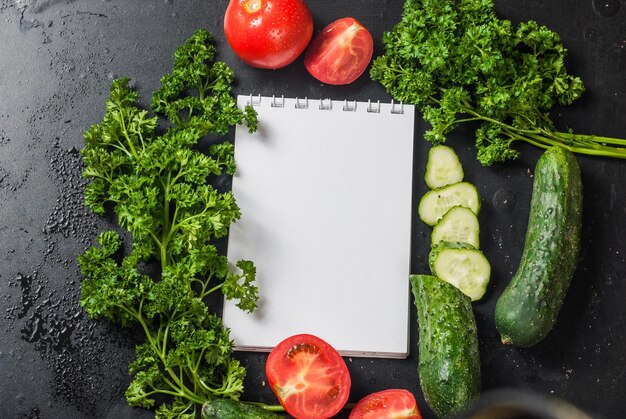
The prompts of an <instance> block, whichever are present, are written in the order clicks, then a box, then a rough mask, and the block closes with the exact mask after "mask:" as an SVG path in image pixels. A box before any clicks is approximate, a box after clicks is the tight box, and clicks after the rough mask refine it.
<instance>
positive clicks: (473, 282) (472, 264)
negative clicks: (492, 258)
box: [428, 242, 491, 301]
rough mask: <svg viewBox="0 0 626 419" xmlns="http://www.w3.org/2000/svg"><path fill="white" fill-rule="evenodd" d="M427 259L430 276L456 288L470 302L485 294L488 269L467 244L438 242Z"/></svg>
mask: <svg viewBox="0 0 626 419" xmlns="http://www.w3.org/2000/svg"><path fill="white" fill-rule="evenodd" d="M428 259H429V263H430V269H431V271H432V272H433V274H434V275H436V276H437V277H439V278H440V279H442V280H444V281H446V282H447V283H449V284H451V285H454V286H455V287H457V288H458V289H459V290H461V292H463V294H465V295H467V296H468V297H470V298H471V299H472V301H476V300H480V299H481V298H482V297H483V295H484V294H485V291H486V290H487V284H488V283H489V279H490V277H491V265H490V264H489V261H488V260H487V258H486V257H485V255H483V253H482V252H481V251H480V250H478V249H475V248H473V247H472V246H471V245H469V244H467V243H451V242H439V244H437V245H436V246H434V247H433V248H432V250H431V254H430V255H429V258H428Z"/></svg>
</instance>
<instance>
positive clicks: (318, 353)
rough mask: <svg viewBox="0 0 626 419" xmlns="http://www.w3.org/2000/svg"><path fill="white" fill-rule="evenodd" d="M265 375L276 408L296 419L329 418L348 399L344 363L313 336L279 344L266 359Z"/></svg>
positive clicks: (349, 384) (347, 379)
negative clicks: (281, 407) (280, 407)
mask: <svg viewBox="0 0 626 419" xmlns="http://www.w3.org/2000/svg"><path fill="white" fill-rule="evenodd" d="M265 373H266V375H267V382H268V384H269V386H270V388H271V389H272V391H273V392H274V394H276V397H277V398H278V400H279V401H280V404H281V405H282V406H283V407H284V408H285V410H286V411H287V413H289V414H290V415H291V416H293V417H295V418H297V419H326V418H330V417H332V416H334V415H335V414H337V412H339V411H340V410H341V409H342V408H343V406H344V405H345V404H346V402H347V401H348V396H349V395H350V386H351V380H350V373H349V372H348V367H347V366H346V363H345V361H344V360H343V358H342V357H341V355H339V353H338V352H337V351H336V350H335V349H334V348H333V347H332V346H331V345H330V344H328V343H327V342H325V341H324V340H322V339H320V338H318V337H317V336H314V335H309V334H300V335H294V336H291V337H289V338H287V339H285V340H283V341H282V342H280V343H279V344H278V345H277V346H276V347H275V348H274V349H273V350H272V352H270V354H269V356H268V357H267V362H266V364H265Z"/></svg>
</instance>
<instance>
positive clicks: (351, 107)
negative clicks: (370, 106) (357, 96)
mask: <svg viewBox="0 0 626 419" xmlns="http://www.w3.org/2000/svg"><path fill="white" fill-rule="evenodd" d="M343 110H344V111H345V112H356V100H353V101H352V103H348V100H347V99H346V100H344V101H343Z"/></svg>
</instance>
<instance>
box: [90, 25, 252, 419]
mask: <svg viewBox="0 0 626 419" xmlns="http://www.w3.org/2000/svg"><path fill="white" fill-rule="evenodd" d="M211 41H212V38H211V35H210V34H209V33H208V32H207V31H204V30H199V31H196V32H195V33H194V34H193V36H191V38H189V39H188V40H187V42H186V43H185V44H184V45H183V46H181V47H180V48H178V49H177V50H176V52H175V54H174V69H173V71H172V72H171V73H169V74H167V75H165V76H164V77H163V78H162V79H161V87H160V89H159V90H157V91H156V92H154V95H153V97H152V110H153V111H154V112H155V113H156V114H158V115H164V116H165V117H166V119H165V121H164V124H163V125H164V126H167V127H168V128H167V130H159V128H158V126H159V117H158V116H150V115H149V114H148V111H146V110H143V109H140V108H139V107H138V106H137V103H136V102H137V93H136V92H135V91H134V90H132V89H131V88H130V87H129V85H128V80H127V79H125V78H121V79H118V80H115V81H114V82H113V83H112V86H111V92H110V97H109V100H108V101H107V102H106V113H105V115H104V118H103V120H102V122H100V123H98V124H96V125H94V126H92V127H91V128H89V130H87V131H86V132H85V135H84V139H85V148H84V149H83V150H82V151H81V153H82V156H83V160H84V164H85V168H84V176H85V177H86V178H88V179H90V182H89V184H88V185H87V187H86V190H85V203H86V205H87V206H88V207H89V208H91V209H92V210H93V211H94V212H95V213H97V214H104V213H105V212H106V211H107V210H108V209H112V211H114V213H115V214H116V216H117V220H118V222H119V224H120V226H121V227H123V228H124V229H126V230H128V232H129V233H130V236H131V238H132V246H131V249H130V251H129V252H127V254H126V255H124V254H123V251H122V240H121V238H120V235H119V234H118V233H116V232H114V231H105V232H103V233H101V234H100V235H99V237H98V239H97V241H98V243H99V245H100V246H97V247H96V246H94V247H91V248H89V249H87V251H86V252H85V253H84V254H82V255H81V256H80V257H79V264H80V267H81V270H82V273H83V275H84V276H85V279H84V281H83V283H82V296H81V300H80V303H81V305H82V306H83V307H84V309H85V310H86V312H87V313H88V314H89V315H90V316H91V317H93V318H105V319H107V320H110V321H113V322H118V323H120V324H122V325H124V326H126V325H139V326H140V327H141V329H143V331H144V332H145V336H146V340H145V342H144V343H142V344H140V345H138V346H137V348H136V359H135V361H134V362H133V363H132V364H131V366H130V374H131V375H132V376H133V381H132V382H131V384H130V386H129V388H128V390H127V391H126V397H127V400H128V402H129V403H130V404H131V405H132V406H141V407H145V408H152V407H154V406H155V404H158V403H157V400H159V403H161V404H160V405H159V406H158V409H157V411H156V412H157V417H163V418H169V417H182V418H195V415H196V410H197V409H198V407H199V405H200V404H202V403H203V402H205V401H207V400H210V399H212V398H215V397H227V398H231V399H237V398H238V397H239V395H240V394H241V393H242V391H243V378H244V376H245V369H244V368H243V366H241V365H240V364H239V362H238V361H237V360H236V359H235V358H234V357H233V356H232V352H233V347H232V342H231V340H230V338H229V333H228V330H226V329H225V328H224V326H223V324H222V322H221V319H220V318H219V317H218V316H217V315H216V314H215V313H214V310H211V309H210V308H209V306H208V305H207V304H206V301H207V300H206V297H207V296H208V295H210V294H212V293H213V292H216V291H218V290H219V291H221V292H222V293H223V294H224V295H225V296H226V297H227V298H229V299H235V300H238V306H239V307H240V308H242V309H243V310H246V311H252V310H253V309H254V308H255V306H256V301H257V295H258V290H257V288H256V286H255V285H254V283H253V281H254V278H255V268H254V265H253V264H252V262H250V261H239V262H237V263H236V266H237V269H233V268H231V267H229V263H228V261H227V259H226V257H225V256H223V255H220V254H219V253H218V250H217V248H216V247H215V244H214V241H215V239H216V238H220V237H223V236H224V235H226V233H227V232H228V227H229V225H230V224H231V223H232V222H233V221H235V220H236V219H238V218H239V216H240V211H239V208H238V207H237V204H236V202H235V199H234V197H233V195H232V193H231V192H220V191H219V190H218V189H217V188H216V187H214V186H213V185H212V184H211V183H210V182H209V180H211V179H215V178H216V177H219V176H221V175H223V174H232V173H233V172H234V170H235V163H234V158H233V145H232V144H231V143H230V142H227V141H222V142H216V143H214V144H213V145H211V147H210V149H209V152H208V153H202V152H200V151H199V150H198V149H197V148H196V145H197V143H198V141H199V140H200V139H202V138H204V137H205V136H207V135H209V134H211V135H213V136H223V135H225V134H226V133H227V132H228V130H229V129H230V127H232V126H234V125H236V124H241V123H244V122H245V123H247V125H248V127H249V129H250V130H251V131H253V130H255V129H256V122H257V121H256V113H255V112H254V110H253V109H252V108H251V107H247V108H246V109H245V111H241V110H240V109H238V108H237V105H236V102H235V100H234V98H233V97H232V95H231V84H232V81H233V72H232V70H231V69H230V68H228V67H227V66H226V65H225V64H224V63H222V62H218V61H215V52H216V51H215V47H214V46H213V45H212V43H211ZM159 131H163V132H159ZM150 264H154V265H156V270H157V271H158V272H159V273H160V275H158V276H157V277H155V276H156V275H148V274H146V273H144V272H143V271H145V269H142V266H144V265H150ZM159 268H160V269H159ZM163 400H169V402H166V403H162V401H163Z"/></svg>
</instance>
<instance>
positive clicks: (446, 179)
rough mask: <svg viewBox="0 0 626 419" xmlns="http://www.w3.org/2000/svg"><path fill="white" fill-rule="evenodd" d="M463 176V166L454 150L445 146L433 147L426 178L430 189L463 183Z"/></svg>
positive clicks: (430, 152) (429, 155)
mask: <svg viewBox="0 0 626 419" xmlns="http://www.w3.org/2000/svg"><path fill="white" fill-rule="evenodd" d="M463 175H464V174H463V166H462V165H461V162H460V161H459V157H458V156H457V155H456V153H455V152H454V150H453V149H451V148H450V147H448V146H445V145H437V146H434V147H431V149H430V150H429V151H428V160H427V163H426V174H425V176H424V180H425V181H426V185H427V186H428V187H429V188H430V189H436V188H441V187H442V186H446V185H451V184H453V183H458V182H461V181H462V180H463Z"/></svg>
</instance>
